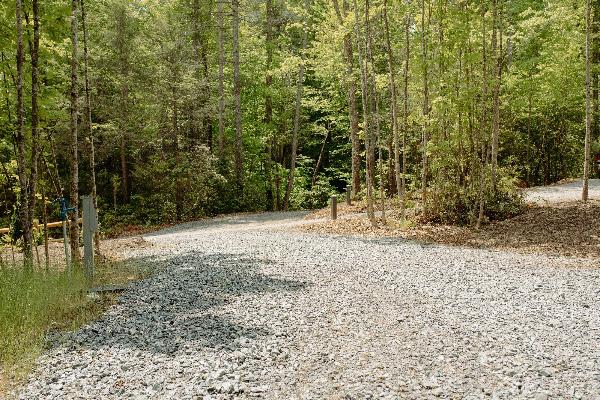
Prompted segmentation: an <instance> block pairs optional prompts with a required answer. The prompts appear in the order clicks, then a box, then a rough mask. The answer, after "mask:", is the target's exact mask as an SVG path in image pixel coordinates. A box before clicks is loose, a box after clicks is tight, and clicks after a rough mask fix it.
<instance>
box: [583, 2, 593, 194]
mask: <svg viewBox="0 0 600 400" xmlns="http://www.w3.org/2000/svg"><path fill="white" fill-rule="evenodd" d="M591 8H592V5H591V2H590V0H586V2H585V148H584V164H583V192H582V194H581V199H582V200H583V201H585V202H587V201H588V197H589V179H590V141H591V131H592V93H591V62H590V61H591V60H590V57H591V54H590V50H591V49H590V47H591V19H592V15H591V14H592V12H591Z"/></svg>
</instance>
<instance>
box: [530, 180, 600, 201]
mask: <svg viewBox="0 0 600 400" xmlns="http://www.w3.org/2000/svg"><path fill="white" fill-rule="evenodd" d="M582 188H583V182H582V181H575V182H570V183H564V184H561V185H552V186H539V187H534V188H530V189H527V190H526V191H525V192H524V195H525V200H526V201H528V202H530V203H538V204H541V205H546V204H553V203H564V202H570V201H579V200H581V190H582ZM588 195H589V198H590V199H592V200H600V179H590V184H589V192H588Z"/></svg>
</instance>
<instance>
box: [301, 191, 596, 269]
mask: <svg viewBox="0 0 600 400" xmlns="http://www.w3.org/2000/svg"><path fill="white" fill-rule="evenodd" d="M357 211H362V210H357ZM351 212H356V211H354V210H343V211H342V213H341V215H348V214H349V213H351ZM328 213H329V210H328V209H324V210H320V211H319V212H318V213H316V214H313V215H312V216H311V218H313V219H314V218H319V217H321V218H324V217H327V216H328V215H329V214H328ZM392 214H396V213H392ZM298 229H300V230H301V231H304V232H312V233H327V234H339V235H360V236H370V237H401V238H406V239H414V240H419V241H424V242H429V243H440V244H447V245H452V246H468V247H476V248H491V249H503V250H510V251H516V252H520V253H534V254H546V255H563V256H575V257H584V258H600V201H590V202H588V203H587V204H583V203H581V202H570V203H561V204H553V205H551V206H544V207H541V206H530V207H529V208H528V209H527V210H526V211H525V212H524V213H523V214H521V215H519V216H517V217H515V218H512V219H508V220H505V221H499V222H494V223H491V224H489V225H486V226H484V227H482V228H481V230H479V231H476V230H474V229H472V228H468V227H456V226H445V225H416V226H412V227H411V226H408V227H407V226H402V225H401V224H400V223H399V221H398V218H397V216H396V215H393V217H389V218H388V220H387V224H386V225H383V224H382V223H381V219H380V218H379V219H378V226H377V227H372V226H371V224H370V223H369V221H368V220H367V219H366V217H364V216H363V215H357V216H355V217H350V215H348V216H347V217H346V218H342V219H338V220H337V221H315V223H313V224H309V225H304V226H301V227H299V228H298Z"/></svg>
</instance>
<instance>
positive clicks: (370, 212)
mask: <svg viewBox="0 0 600 400" xmlns="http://www.w3.org/2000/svg"><path fill="white" fill-rule="evenodd" d="M353 5H354V18H355V22H354V30H355V35H356V43H357V45H358V46H357V48H358V63H359V66H360V78H361V79H360V81H361V92H362V108H363V133H364V137H365V151H366V152H367V157H366V161H367V217H368V218H369V221H371V224H372V225H373V226H376V225H377V221H376V220H375V210H374V208H373V186H374V184H373V173H372V170H373V168H372V163H371V161H372V157H371V156H369V153H371V152H372V151H373V150H372V148H371V144H372V141H371V134H370V131H369V128H370V127H369V118H370V116H369V93H368V86H369V84H368V81H367V66H366V65H365V60H364V57H363V50H362V46H361V35H360V29H359V25H358V24H359V21H360V18H359V14H358V5H357V3H356V0H354V1H353Z"/></svg>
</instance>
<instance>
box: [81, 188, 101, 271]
mask: <svg viewBox="0 0 600 400" xmlns="http://www.w3.org/2000/svg"><path fill="white" fill-rule="evenodd" d="M81 200H82V205H83V260H84V264H85V277H86V278H87V280H88V282H91V281H92V279H93V278H94V232H96V229H97V228H98V219H97V215H96V209H95V208H94V201H93V199H92V198H91V197H90V196H84V197H82V199H81Z"/></svg>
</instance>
